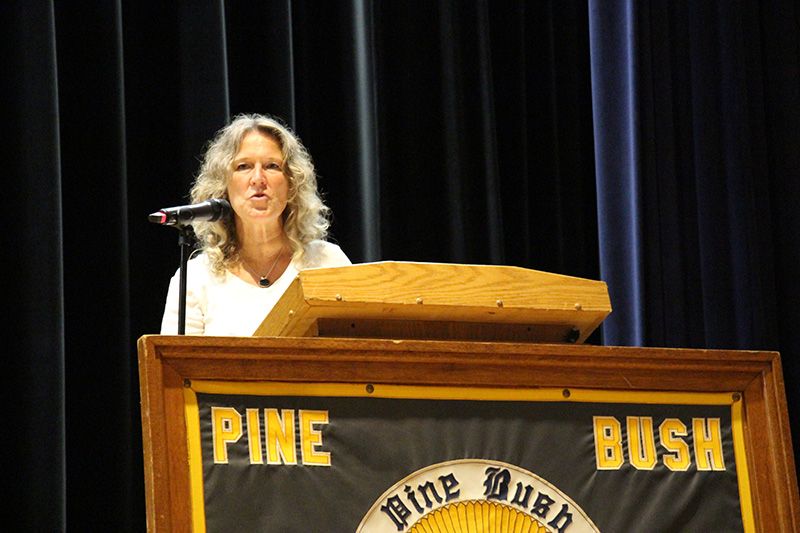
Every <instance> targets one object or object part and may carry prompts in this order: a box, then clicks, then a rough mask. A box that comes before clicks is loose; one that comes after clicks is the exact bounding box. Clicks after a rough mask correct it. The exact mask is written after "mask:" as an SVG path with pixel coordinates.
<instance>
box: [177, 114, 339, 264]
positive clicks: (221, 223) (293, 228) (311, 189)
mask: <svg viewBox="0 0 800 533" xmlns="http://www.w3.org/2000/svg"><path fill="white" fill-rule="evenodd" d="M252 131H258V132H261V133H263V134H265V135H269V136H271V137H273V138H274V139H275V140H276V141H277V142H278V144H279V145H280V147H281V152H282V153H283V173H284V175H285V176H286V179H287V180H288V181H289V198H288V204H287V206H286V210H285V211H284V212H283V231H284V233H285V234H286V237H287V238H288V239H289V243H290V245H291V247H292V253H293V255H294V259H295V260H297V261H302V260H303V256H304V254H305V251H306V246H307V245H308V244H309V243H310V242H311V241H313V240H316V239H324V238H325V237H326V235H327V233H328V227H329V225H330V223H329V219H328V216H329V212H330V210H329V209H328V207H327V206H326V205H325V204H324V203H323V201H322V198H321V196H320V194H319V191H317V175H316V173H315V171H314V165H313V163H312V161H311V155H310V154H309V153H308V151H307V150H306V148H305V147H304V146H303V144H302V143H301V142H300V139H298V138H297V136H296V135H295V134H294V133H293V132H292V131H291V130H290V129H289V128H288V127H287V126H286V125H285V124H283V123H282V122H280V121H279V120H277V119H275V118H272V117H268V116H264V115H238V116H236V117H234V119H233V120H232V121H231V123H230V124H228V125H227V126H225V127H224V128H222V129H221V130H219V131H218V132H217V134H216V136H215V137H214V139H213V140H212V141H211V142H210V144H209V146H208V150H206V153H205V156H204V157H203V160H202V164H201V166H200V173H199V174H198V176H197V179H196V180H195V182H194V185H193V186H192V189H191V191H190V194H191V201H192V203H197V202H203V201H205V200H208V199H210V198H223V199H226V200H227V199H228V183H229V182H230V179H231V176H232V174H233V159H234V157H236V154H237V153H238V152H239V148H240V147H241V144H242V140H243V139H244V137H245V135H246V134H248V133H250V132H252ZM193 226H194V233H195V235H196V237H197V240H198V242H199V245H200V248H201V249H202V250H203V251H204V252H205V253H206V254H207V255H208V258H209V260H210V264H211V271H212V272H214V273H215V274H216V275H222V274H223V273H224V272H225V270H226V269H227V268H229V267H232V266H234V265H235V264H236V263H238V261H239V257H238V254H237V253H236V251H237V247H238V244H239V243H238V242H237V237H236V222H235V217H233V216H232V215H228V216H225V217H223V218H222V219H221V220H218V221H216V222H196V223H195V224H194V225H193Z"/></svg>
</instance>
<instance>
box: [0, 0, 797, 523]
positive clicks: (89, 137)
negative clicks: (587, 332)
mask: <svg viewBox="0 0 800 533" xmlns="http://www.w3.org/2000/svg"><path fill="white" fill-rule="evenodd" d="M1 4H2V5H0V55H2V57H3V60H4V66H3V70H2V76H0V119H2V124H3V144H2V146H3V149H2V150H0V154H2V168H3V169H5V170H6V173H5V176H6V180H5V184H6V185H7V187H8V190H7V191H6V198H7V200H6V202H5V204H4V209H3V210H2V216H3V223H4V224H3V227H4V228H5V229H6V231H5V232H4V235H3V250H4V258H5V259H6V264H7V266H8V268H7V270H9V272H8V273H7V277H6V279H5V280H4V283H3V284H2V285H3V289H2V290H3V297H4V298H3V300H4V302H5V303H6V307H7V310H6V317H4V318H5V320H4V326H5V329H4V332H3V339H4V349H5V350H6V353H7V354H9V356H8V358H7V359H8V361H9V363H8V364H9V365H10V368H9V370H8V371H7V372H4V378H5V381H8V383H4V386H3V390H4V391H5V392H7V394H9V397H11V398H15V399H16V400H15V409H16V410H17V411H16V412H18V413H19V416H20V418H21V419H22V420H25V423H23V424H20V425H19V426H18V428H17V431H18V432H19V433H16V435H15V438H14V439H13V440H14V444H13V445H12V449H13V450H14V453H12V454H11V455H12V457H22V456H24V455H25V454H27V453H29V450H30V446H31V443H35V446H36V454H37V458H39V460H37V461H16V460H15V461H12V464H11V465H10V467H9V470H8V473H7V474H8V477H9V478H10V479H15V480H18V483H16V484H15V485H14V487H13V490H11V491H9V494H8V495H7V498H6V501H8V502H9V503H10V505H11V506H12V507H13V508H15V509H18V510H19V513H18V518H19V520H20V521H21V523H22V525H23V526H25V527H26V529H30V530H54V529H55V530H58V529H62V528H63V527H66V526H67V522H68V521H69V525H70V526H71V529H83V528H91V527H93V528H94V529H107V530H115V531H124V530H132V531H140V530H141V529H142V528H143V524H144V499H143V497H142V494H143V481H142V475H141V473H142V463H141V444H140V443H141V438H140V434H139V431H140V430H139V423H140V418H139V412H138V409H139V408H138V405H139V403H138V402H139V400H138V394H139V392H138V390H139V389H138V384H137V383H136V364H135V361H136V353H135V341H136V339H137V338H139V336H141V335H143V334H147V333H155V332H156V331H157V330H158V325H159V322H160V316H161V310H162V307H163V301H164V295H165V293H166V287H167V283H168V280H169V277H170V276H171V275H172V273H173V272H174V271H175V269H176V268H177V264H178V248H177V244H176V241H177V237H176V235H175V234H174V233H172V232H171V230H168V229H165V228H157V227H153V226H151V225H149V224H148V223H147V221H146V215H147V214H148V213H150V212H152V211H154V210H155V209H158V208H161V207H165V206H171V205H179V204H181V203H184V202H185V200H186V193H187V191H188V188H189V184H190V182H191V180H192V176H193V174H194V172H196V169H197V167H198V164H197V158H198V156H199V154H201V153H202V151H203V145H204V143H205V141H206V140H208V139H209V138H210V137H211V136H212V135H213V134H214V132H215V131H216V130H217V129H218V128H220V127H221V126H222V125H223V124H224V123H225V122H226V121H227V120H228V118H229V117H230V116H231V115H234V114H237V113H241V112H266V113H274V114H276V115H279V116H281V117H283V118H284V119H285V120H286V121H287V122H288V123H289V124H291V125H292V126H293V127H294V128H295V129H296V130H297V132H298V133H299V135H300V136H301V138H302V139H303V140H304V141H305V143H306V144H307V146H308V147H309V149H310V151H311V153H312V154H313V156H314V158H315V162H316V164H317V168H318V170H319V173H320V175H321V180H320V183H321V186H322V188H323V190H324V191H325V194H326V199H327V201H328V203H329V204H330V205H331V207H332V208H333V212H334V215H335V218H334V221H333V228H332V229H333V238H335V239H336V240H337V241H338V242H339V243H340V244H341V245H342V247H343V248H344V250H345V251H346V252H347V253H348V254H349V255H350V257H351V258H352V259H353V260H354V261H356V262H358V261H368V260H377V259H386V260H390V259H391V260H408V261H412V260H418V261H441V262H464V263H497V264H509V265H517V266H523V267H528V268H535V269H538V270H544V271H550V272H556V273H561V274H569V275H575V276H579V277H584V278H594V279H597V278H599V277H602V278H603V279H604V280H606V281H607V282H608V284H609V290H610V293H611V299H612V304H613V305H614V308H615V312H614V313H613V315H612V316H611V317H610V318H609V320H608V322H607V326H606V327H605V329H606V335H605V339H604V341H605V342H607V343H610V344H645V345H651V346H672V347H682V346H693V347H718V348H730V349H735V348H742V349H774V350H778V351H781V352H782V353H783V355H784V369H785V374H786V378H787V379H786V383H787V391H788V394H789V411H790V415H791V417H792V421H793V429H794V441H795V442H796V443H800V433H798V430H799V429H800V422H799V421H800V385H798V384H800V329H798V328H797V327H795V325H796V324H797V323H798V322H800V316H799V315H800V283H798V280H797V264H798V263H800V244H798V241H797V239H796V236H795V233H796V228H797V227H800V211H798V209H797V206H798V205H800V180H798V178H797V177H798V176H800V54H799V53H798V50H799V49H800V22H798V20H800V14H799V13H798V10H799V9H800V7H798V5H797V3H796V2H794V1H790V0H778V1H776V2H769V3H764V2H758V1H757V0H732V1H727V2H691V3H687V2H677V3H664V2H660V1H652V0H590V1H589V2H588V3H587V2H586V1H585V0H566V1H565V0H545V1H535V2H534V1H532V0H512V1H504V2H491V1H487V0H462V1H459V2H452V1H449V0H408V1H403V2H398V1H389V0H342V1H340V2H318V1H313V0H246V1H243V0H225V1H223V0H209V1H207V2H177V3H176V2H143V1H140V0H113V1H108V0H85V1H81V2H74V1H69V0H6V1H4V2H2V3H1ZM595 167H597V171H596V172H595ZM601 265H602V266H601ZM593 342H601V339H600V338H595V339H593ZM98 398H102V399H103V400H102V401H98ZM87 428H91V430H87ZM98 443H102V445H99V444H98ZM109 472H113V473H114V475H109ZM68 495H69V496H68Z"/></svg>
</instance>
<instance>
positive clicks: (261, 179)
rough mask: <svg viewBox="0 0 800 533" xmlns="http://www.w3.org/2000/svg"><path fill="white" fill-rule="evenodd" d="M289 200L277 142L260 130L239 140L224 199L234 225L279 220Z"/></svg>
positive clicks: (281, 155)
mask: <svg viewBox="0 0 800 533" xmlns="http://www.w3.org/2000/svg"><path fill="white" fill-rule="evenodd" d="M288 197H289V180H288V179H286V176H285V175H284V173H283V153H282V152H281V147H280V145H279V144H278V141H276V140H275V138H274V137H272V136H270V135H266V134H264V133H261V132H260V131H251V132H249V133H247V134H246V135H245V136H244V138H243V139H242V144H241V146H240V148H239V152H238V153H237V154H236V156H235V157H234V158H233V174H232V175H231V179H230V182H229V183H228V200H230V202H231V207H233V211H234V213H236V219H237V222H245V223H251V222H253V223H258V222H266V221H270V220H276V221H278V223H280V221H281V214H282V213H283V211H284V209H286V204H287V201H288Z"/></svg>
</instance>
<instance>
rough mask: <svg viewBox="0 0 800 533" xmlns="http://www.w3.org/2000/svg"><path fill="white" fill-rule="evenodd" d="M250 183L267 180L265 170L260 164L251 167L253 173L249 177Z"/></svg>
mask: <svg viewBox="0 0 800 533" xmlns="http://www.w3.org/2000/svg"><path fill="white" fill-rule="evenodd" d="M250 181H251V182H252V183H254V184H255V183H261V182H265V181H267V171H266V169H265V168H264V167H262V166H261V165H256V166H255V167H253V174H252V176H251V177H250Z"/></svg>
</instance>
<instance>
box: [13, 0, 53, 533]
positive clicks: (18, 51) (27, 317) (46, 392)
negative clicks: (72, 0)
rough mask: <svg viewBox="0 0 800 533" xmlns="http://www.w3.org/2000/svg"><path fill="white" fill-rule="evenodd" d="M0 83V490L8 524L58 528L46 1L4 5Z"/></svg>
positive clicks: (50, 76) (50, 31)
mask: <svg viewBox="0 0 800 533" xmlns="http://www.w3.org/2000/svg"><path fill="white" fill-rule="evenodd" d="M0 18H2V20H3V23H2V24H3V25H4V26H7V28H5V27H4V28H3V31H0V54H1V55H2V56H3V57H4V58H5V66H4V69H7V70H6V71H5V74H4V76H3V79H2V80H1V81H0V97H2V102H3V104H2V105H1V106H0V108H1V109H2V114H1V115H0V117H2V124H3V130H4V135H3V145H4V146H3V150H2V151H0V153H2V154H3V163H4V164H3V168H4V169H5V171H6V173H5V177H6V183H7V184H8V186H9V189H10V190H9V191H8V193H9V195H8V201H7V203H6V207H5V208H4V209H3V222H4V224H3V226H4V227H5V228H6V230H5V231H4V232H3V235H4V236H3V250H4V253H3V257H4V262H5V263H6V267H7V268H6V269H5V270H6V277H5V280H4V281H3V284H2V285H3V296H4V298H3V302H4V309H5V312H4V318H3V353H4V360H5V365H4V372H3V398H4V399H5V404H6V405H7V406H8V407H9V410H8V413H7V416H5V417H4V420H5V421H6V424H7V434H8V436H9V437H10V441H11V447H10V450H8V451H7V452H6V457H8V458H9V460H8V461H6V465H7V470H6V471H5V474H4V477H5V479H6V482H5V483H4V485H5V488H4V489H3V494H4V495H5V498H4V500H5V501H6V502H7V505H10V506H11V507H10V508H11V509H13V512H12V515H13V516H14V518H15V524H17V525H18V527H21V528H23V529H26V530H30V531H57V530H60V529H63V528H64V527H66V520H67V513H66V496H67V463H66V460H65V455H66V451H67V449H66V429H65V427H66V421H65V419H66V413H67V409H66V400H65V337H64V322H65V307H64V294H65V291H64V283H65V279H64V278H65V276H64V242H63V237H64V233H65V230H64V227H63V210H64V209H63V205H62V204H63V200H64V194H63V190H62V167H61V146H62V144H63V139H64V132H63V131H62V128H61V124H60V108H59V89H58V84H57V79H58V70H59V66H58V64H57V57H56V24H55V15H54V11H53V5H52V3H51V2H38V3H34V4H30V3H27V2H22V1H20V2H13V1H12V2H6V3H4V4H3V6H2V7H0Z"/></svg>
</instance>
